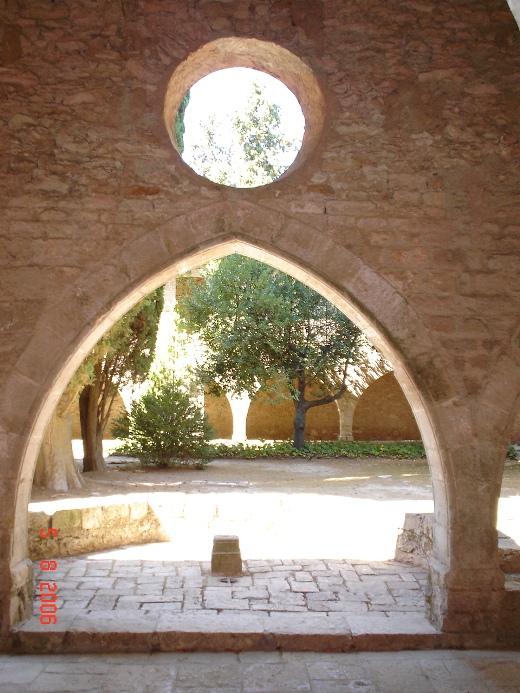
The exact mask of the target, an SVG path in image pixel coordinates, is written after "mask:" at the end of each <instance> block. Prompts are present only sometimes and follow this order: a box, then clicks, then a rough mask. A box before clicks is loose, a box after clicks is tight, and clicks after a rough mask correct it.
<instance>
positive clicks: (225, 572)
mask: <svg viewBox="0 0 520 693" xmlns="http://www.w3.org/2000/svg"><path fill="white" fill-rule="evenodd" d="M211 574H212V575H222V576H223V577H232V576H235V575H242V556H241V555H240V546H239V545H238V537H237V536H234V535H225V534H220V535H217V536H215V537H213V551H212V553H211Z"/></svg>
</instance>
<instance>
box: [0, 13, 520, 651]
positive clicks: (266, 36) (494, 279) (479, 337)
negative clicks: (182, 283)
mask: <svg viewBox="0 0 520 693" xmlns="http://www.w3.org/2000/svg"><path fill="white" fill-rule="evenodd" d="M215 41H217V43H211V45H210V42H215ZM519 46H520V33H519V32H518V27H517V25H516V23H515V21H514V18H513V16H512V15H511V12H510V10H509V8H508V5H507V3H506V1H505V0H451V1H450V2H442V3H439V2H435V1H434V0H406V1H402V0H367V1H366V2H363V3H356V2H350V1H346V0H322V1H319V2H312V3H306V2H299V1H296V2H294V1H293V0H254V1H252V2H248V3H246V2H241V1H240V2H220V1H218V0H217V1H215V2H204V1H202V0H195V1H194V2H188V1H187V0H172V1H171V2H168V3H165V2H162V1H161V0H150V1H149V0H146V1H144V0H132V1H129V2H123V3H117V2H105V1H104V0H62V1H61V2H55V3H49V2H48V1H47V0H31V2H21V1H20V2H18V1H17V0H7V2H4V3H3V4H2V5H1V7H0V61H1V65H0V93H1V98H0V124H1V127H2V137H1V138H0V209H1V216H0V218H1V222H0V264H1V271H0V297H1V300H0V339H1V355H2V358H1V359H0V477H1V480H2V484H1V485H0V508H1V513H2V515H1V518H0V519H1V522H0V585H2V592H1V593H0V637H2V638H4V641H3V642H5V638H6V637H7V633H8V632H9V629H10V628H11V626H12V625H13V624H14V623H15V622H16V621H17V620H18V619H20V618H22V617H23V613H24V599H25V597H24V595H27V594H28V590H29V586H30V584H31V577H30V570H29V568H28V567H27V503H28V498H29V493H30V488H31V480H32V473H33V469H34V465H35V462H36V456H37V452H38V447H39V443H40V440H41V437H42V435H43V432H44V430H45V425H46V423H47V421H48V420H49V418H50V416H51V414H52V410H53V407H54V406H55V405H56V403H57V402H58V400H59V398H60V395H61V393H62V391H63V390H64V388H65V387H66V385H67V381H68V380H69V379H70V377H71V376H72V374H73V373H74V370H75V369H76V368H77V367H78V365H79V364H80V362H81V360H82V358H83V357H84V355H85V353H87V352H88V350H89V349H90V348H92V346H93V345H94V343H95V342H96V341H97V340H98V339H99V337H100V336H101V335H102V334H103V333H104V332H105V331H106V330H107V329H108V328H109V327H110V326H111V325H112V324H113V323H114V322H115V320H117V319H118V318H119V317H120V316H121V315H122V314H124V312H125V311H126V310H128V308H129V307H130V306H131V305H133V304H134V303H136V302H137V301H138V300H139V298H140V297H141V296H143V295H145V294H146V293H148V292H150V291H151V290H152V289H154V288H155V287H156V286H159V285H161V284H164V283H165V282H166V281H167V280H169V279H171V278H172V277H174V276H175V275H176V274H180V273H182V272H184V271H186V270H187V269H190V268H195V267H198V266H200V265H202V264H203V263H204V262H207V261H208V260H210V259H212V258H214V257H217V256H219V254H225V253H229V252H243V253H245V254H250V255H252V256H254V257H257V258H258V259H261V260H263V261H267V262H270V263H271V264H273V265H274V266H277V267H279V268H281V269H285V270H287V271H290V272H291V273H293V274H294V275H295V276H297V277H298V278H299V279H301V280H303V281H306V282H308V283H309V284H310V285H312V286H313V287H314V288H317V289H318V290H320V291H321V292H322V293H323V294H324V295H325V296H326V297H327V298H329V300H331V301H333V302H334V303H335V304H336V305H337V306H338V307H339V308H340V309H342V310H344V311H345V312H346V313H347V314H348V315H349V316H350V317H351V318H352V319H353V320H354V321H355V322H356V323H357V324H358V325H360V327H361V328H362V329H363V330H364V331H366V332H367V334H368V336H369V338H370V339H371V341H372V342H373V343H374V344H375V345H376V346H377V347H378V349H380V351H381V352H382V353H383V355H384V356H385V357H386V358H387V359H388V360H389V361H390V362H391V364H392V366H393V369H394V372H395V375H396V378H397V380H398V381H399V383H400V385H401V387H402V388H403V391H404V392H405V394H406V397H407V399H408V401H409V402H410V405H411V407H412V410H413V412H414V415H415V417H416V420H417V423H418V426H419V429H420V431H421V436H422V438H423V440H424V442H425V446H426V449H427V452H428V457H429V462H430V466H431V469H432V482H433V487H434V495H435V532H434V539H435V541H434V544H435V545H434V556H433V558H432V559H431V561H430V580H431V604H432V619H433V622H434V623H435V624H436V625H437V626H438V627H439V628H442V629H443V630H444V631H446V632H450V633H454V634H456V635H457V636H459V635H460V637H462V636H463V635H464V637H465V638H466V640H465V642H470V641H471V642H473V644H485V643H488V644H491V643H493V642H494V637H495V635H496V633H497V632H498V630H497V629H498V628H499V620H500V618H501V615H502V614H503V610H502V607H501V604H502V603H503V602H504V599H505V596H504V595H505V591H504V578H503V574H502V573H501V572H500V570H499V563H498V552H497V541H496V528H495V515H496V505H497V499H498V495H499V492H500V481H501V474H502V464H503V450H504V448H505V445H506V443H507V442H508V439H509V437H510V435H511V432H512V428H513V420H514V417H515V415H516V414H517V411H518V408H519V406H520V405H519V403H520V331H519V321H518V316H519V314H520V284H519V283H518V273H519V271H520V254H519V245H520V240H519V239H520V233H519V232H520V219H519V206H518V189H519V182H520V151H519V144H518V143H519V138H520V125H519V119H518V113H519V111H520V88H519V86H520V85H519V82H520V51H519V50H518V49H519ZM284 51H285V52H284ZM231 65H244V66H249V67H258V68H261V69H264V70H267V71H269V72H271V73H273V74H274V75H277V76H278V77H280V78H282V79H283V80H284V81H285V82H286V83H287V84H288V85H289V86H290V87H291V88H292V89H293V90H294V91H295V93H296V94H297V96H298V98H299V99H300V101H301V103H302V107H303V109H304V112H305V114H306V118H307V130H306V132H307V136H306V140H305V142H304V146H303V148H302V154H301V156H300V157H299V158H298V160H297V161H296V162H295V165H294V166H293V168H292V170H291V171H289V172H288V173H287V175H285V176H284V177H283V178H282V179H280V180H279V181H278V182H276V183H274V184H272V185H268V186H264V187H262V188H258V189H254V190H232V189H228V188H225V187H222V186H218V185H215V184H212V183H209V182H208V181H206V180H204V179H202V178H200V177H199V176H197V175H196V174H195V173H193V172H192V171H191V170H190V169H189V168H188V167H187V166H186V165H185V164H184V163H183V162H182V160H181V158H180V157H179V155H178V153H177V152H176V150H175V148H174V147H173V146H172V143H171V141H170V138H169V135H168V131H169V130H170V131H171V128H172V113H173V112H174V111H175V108H176V104H177V103H178V100H179V99H180V98H181V96H182V93H181V92H183V91H185V89H186V88H187V87H189V86H190V85H191V84H192V83H193V82H194V81H196V79H198V78H200V77H201V76H202V75H203V74H206V73H208V72H211V71H212V70H215V69H220V68H222V67H227V66H231ZM165 104H166V113H167V120H166V122H164V121H163V110H164V108H165ZM454 637H455V636H454ZM471 638H473V640H471ZM0 644H1V643H0Z"/></svg>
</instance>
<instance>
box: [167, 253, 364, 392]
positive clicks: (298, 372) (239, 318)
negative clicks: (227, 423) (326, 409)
mask: <svg viewBox="0 0 520 693" xmlns="http://www.w3.org/2000/svg"><path fill="white" fill-rule="evenodd" d="M203 276H204V281H202V282H200V280H197V279H194V280H192V281H191V282H190V280H189V279H188V282H190V284H189V288H188V290H187V291H185V292H184V294H183V295H182V296H180V297H179V299H178V302H177V309H178V311H179V316H180V325H181V327H183V328H184V329H187V330H188V331H192V332H196V333H198V336H199V338H200V339H201V342H202V344H203V345H204V347H205V354H204V357H203V360H202V362H200V363H199V364H198V370H197V374H198V376H199V377H200V379H201V381H202V382H203V384H204V385H205V386H206V387H208V388H209V390H210V392H212V393H213V394H217V395H218V394H221V393H222V392H236V393H242V392H247V393H248V394H249V395H250V396H251V397H252V396H254V394H255V393H256V392H257V390H258V388H259V387H260V386H264V387H268V386H269V387H271V390H273V388H274V390H275V392H276V394H277V396H282V395H281V392H282V391H281V385H282V383H283V384H285V386H286V387H287V389H288V391H289V393H290V396H291V397H292V398H293V399H296V398H298V397H299V396H300V395H301V391H300V388H299V386H298V381H302V380H303V381H304V384H305V386H306V387H307V392H306V393H307V395H309V394H311V395H312V397H313V399H315V400H316V399H320V398H322V397H325V396H328V395H330V394H331V393H334V392H336V391H337V390H338V389H339V388H341V387H342V385H343V383H344V380H345V377H346V370H347V367H348V365H349V364H351V363H356V362H357V360H358V359H359V357H360V355H359V350H360V346H361V344H362V342H363V335H362V333H361V331H360V330H359V329H358V328H357V327H356V326H355V325H354V324H353V323H352V322H351V321H350V320H349V319H348V318H347V317H346V316H345V315H344V314H343V313H341V311H339V310H338V309H337V308H335V307H334V306H333V305H332V304H331V303H330V302H329V301H327V300H326V299H325V298H323V297H322V296H321V295H320V294H318V293H317V292H316V291H314V290H313V289H311V288H310V287H308V286H306V285H305V284H302V283H301V282H299V281H297V280H296V279H294V278H293V277H290V276H288V275H287V274H285V273H284V272H279V271H278V270H275V269H273V268H272V267H269V266H268V265H265V264H264V263H262V262H258V261H257V260H253V259H250V258H246V257H242V256H240V255H229V256H228V257H225V258H223V259H222V260H220V261H219V262H218V263H217V264H215V265H214V266H213V267H210V268H208V269H207V270H206V271H205V272H204V275H203ZM273 382H274V385H273Z"/></svg>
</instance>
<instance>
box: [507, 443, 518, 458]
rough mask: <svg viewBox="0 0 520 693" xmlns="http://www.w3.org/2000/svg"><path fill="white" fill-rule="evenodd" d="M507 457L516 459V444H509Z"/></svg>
mask: <svg viewBox="0 0 520 693" xmlns="http://www.w3.org/2000/svg"><path fill="white" fill-rule="evenodd" d="M507 458H508V459H509V460H516V448H515V446H514V445H511V444H509V445H508V446H507Z"/></svg>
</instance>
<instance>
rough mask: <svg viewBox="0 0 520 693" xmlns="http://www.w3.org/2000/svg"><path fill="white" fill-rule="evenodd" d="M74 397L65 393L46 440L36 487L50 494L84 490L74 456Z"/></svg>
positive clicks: (43, 443)
mask: <svg viewBox="0 0 520 693" xmlns="http://www.w3.org/2000/svg"><path fill="white" fill-rule="evenodd" d="M74 399H75V398H74V397H73V396H71V395H70V394H69V393H67V392H66V393H65V394H64V395H63V396H62V398H61V400H60V401H59V403H58V406H57V407H56V409H55V411H54V413H53V415H52V418H51V420H50V421H49V425H48V426H47V429H46V431H45V434H44V436H43V440H42V445H41V448H40V452H39V455H38V461H37V462H36V469H35V472H34V480H33V483H34V484H35V485H36V486H42V487H44V488H46V489H49V490H50V491H71V490H72V489H78V488H81V487H82V486H83V480H82V478H81V475H80V473H79V470H78V467H77V466H76V462H75V460H74V455H73V453H72V416H71V406H72V404H73V402H74Z"/></svg>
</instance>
